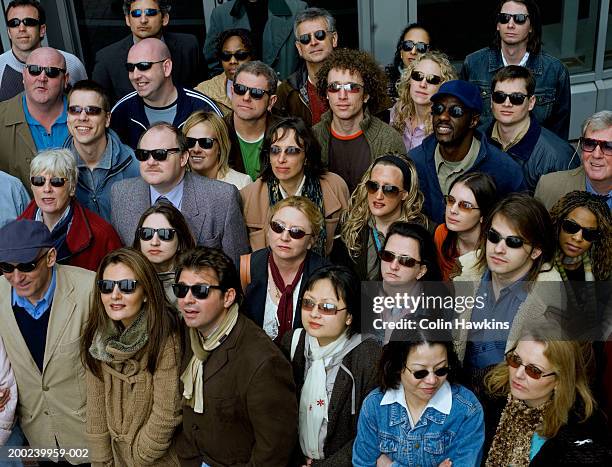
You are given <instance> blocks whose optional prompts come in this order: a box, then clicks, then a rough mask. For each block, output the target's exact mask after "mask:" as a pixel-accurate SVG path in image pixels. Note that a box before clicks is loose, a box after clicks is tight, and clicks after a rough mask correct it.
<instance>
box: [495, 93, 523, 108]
mask: <svg viewBox="0 0 612 467" xmlns="http://www.w3.org/2000/svg"><path fill="white" fill-rule="evenodd" d="M527 97H529V96H528V95H527V94H523V93H522V92H511V93H510V94H506V93H505V92H502V91H493V94H491V99H492V100H493V102H495V103H496V104H503V103H504V102H506V99H507V98H510V103H511V104H512V105H522V104H523V102H525V99H526V98H527Z"/></svg>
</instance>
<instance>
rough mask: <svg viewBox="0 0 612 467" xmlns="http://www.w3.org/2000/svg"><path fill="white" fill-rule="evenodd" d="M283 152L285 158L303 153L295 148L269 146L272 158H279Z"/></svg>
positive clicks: (300, 149)
mask: <svg viewBox="0 0 612 467" xmlns="http://www.w3.org/2000/svg"><path fill="white" fill-rule="evenodd" d="M283 152H284V153H285V154H286V155H287V156H299V155H300V154H302V152H304V151H303V150H302V148H298V147H297V146H288V147H286V148H284V149H283V148H281V147H280V146H270V154H272V155H273V156H280V155H281V154H282V153H283Z"/></svg>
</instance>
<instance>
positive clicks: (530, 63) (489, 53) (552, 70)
mask: <svg viewBox="0 0 612 467" xmlns="http://www.w3.org/2000/svg"><path fill="white" fill-rule="evenodd" d="M503 66H504V62H503V60H502V56H501V50H499V49H492V48H490V47H486V48H484V49H480V50H478V51H476V52H474V53H472V54H470V55H468V56H467V57H466V58H465V61H464V62H463V67H462V68H461V79H464V80H466V81H471V82H472V83H474V84H476V85H478V87H480V94H481V96H482V101H483V108H482V115H481V116H480V129H481V130H483V131H484V130H485V129H486V128H487V127H488V126H489V125H490V124H491V122H492V120H493V116H492V114H491V81H492V80H493V75H495V73H496V72H497V70H499V69H500V68H502V67H503ZM526 68H529V70H531V72H532V73H533V77H534V78H535V81H536V89H535V97H536V104H535V107H534V109H533V111H532V114H533V115H535V117H536V118H537V120H538V122H539V123H540V125H542V126H543V127H545V128H548V129H549V130H550V131H552V132H553V133H556V134H557V135H558V136H559V137H561V138H562V139H564V140H567V139H568V136H569V125H570V112H571V94H570V78H569V72H568V70H567V68H566V67H565V65H563V63H561V62H560V61H559V60H558V59H557V58H555V57H553V56H552V55H549V54H548V53H546V52H544V51H542V52H540V53H539V54H535V55H534V54H530V55H529V59H528V60H527V64H526Z"/></svg>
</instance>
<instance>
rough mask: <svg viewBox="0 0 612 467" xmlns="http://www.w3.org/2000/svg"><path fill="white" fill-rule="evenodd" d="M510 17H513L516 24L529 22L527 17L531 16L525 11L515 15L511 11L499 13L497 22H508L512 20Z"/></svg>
mask: <svg viewBox="0 0 612 467" xmlns="http://www.w3.org/2000/svg"><path fill="white" fill-rule="evenodd" d="M510 18H512V19H513V20H514V22H515V23H516V24H525V23H526V22H527V18H529V15H526V14H524V13H517V14H515V15H513V14H510V13H498V14H497V22H498V23H500V24H508V23H509V22H510Z"/></svg>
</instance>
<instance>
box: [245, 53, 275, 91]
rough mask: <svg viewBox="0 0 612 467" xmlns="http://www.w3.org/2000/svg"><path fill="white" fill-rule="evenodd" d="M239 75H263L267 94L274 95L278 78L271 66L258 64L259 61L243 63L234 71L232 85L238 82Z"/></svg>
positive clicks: (262, 63)
mask: <svg viewBox="0 0 612 467" xmlns="http://www.w3.org/2000/svg"><path fill="white" fill-rule="evenodd" d="M240 73H250V74H252V75H255V76H260V75H263V76H264V78H266V81H267V82H268V92H269V93H270V95H272V94H276V86H277V85H278V76H276V72H275V71H274V69H273V68H272V67H271V66H269V65H266V64H265V63H264V62H260V61H259V60H254V61H252V62H245V63H243V64H242V65H240V66H239V67H238V69H237V70H236V74H235V75H234V83H235V82H236V81H238V75H240Z"/></svg>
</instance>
